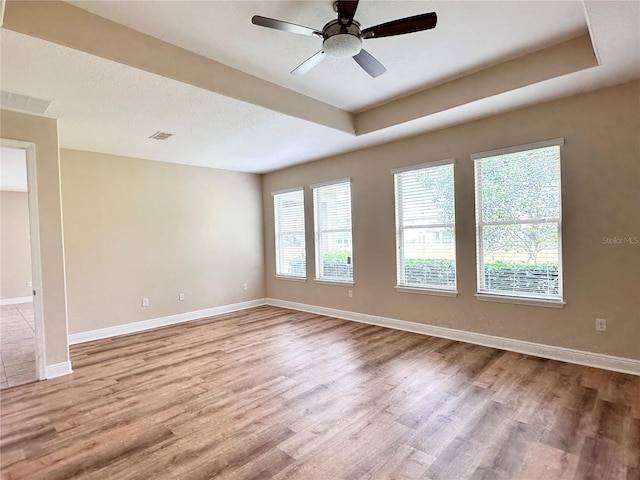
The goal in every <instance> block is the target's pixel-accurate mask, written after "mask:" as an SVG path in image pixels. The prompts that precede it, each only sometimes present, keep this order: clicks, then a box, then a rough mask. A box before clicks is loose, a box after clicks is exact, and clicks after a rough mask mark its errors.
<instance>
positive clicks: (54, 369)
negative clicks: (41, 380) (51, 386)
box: [45, 360, 73, 380]
mask: <svg viewBox="0 0 640 480" xmlns="http://www.w3.org/2000/svg"><path fill="white" fill-rule="evenodd" d="M71 373H73V370H72V369H71V362H70V361H69V360H67V361H66V362H62V363H54V364H53V365H47V366H46V367H45V376H46V378H47V380H50V379H52V378H57V377H62V376H63V375H69V374H71Z"/></svg>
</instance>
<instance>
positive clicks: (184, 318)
mask: <svg viewBox="0 0 640 480" xmlns="http://www.w3.org/2000/svg"><path fill="white" fill-rule="evenodd" d="M264 304H265V300H264V298H261V299H258V300H249V301H247V302H240V303H232V304H230V305H222V306H220V307H213V308H206V309H204V310H196V311H193V312H185V313H178V314H176V315H168V316H166V317H159V318H152V319H149V320H142V321H141V322H134V323H125V324H123V325H115V326H113V327H106V328H99V329H97V330H89V331H87V332H80V333H72V334H70V335H69V345H76V344H78V343H84V342H92V341H94V340H101V339H103V338H109V337H117V336H119V335H126V334H127V333H136V332H142V331H144V330H150V329H152V328H158V327H165V326H167V325H173V324H176V323H182V322H189V321H191V320H201V319H203V318H207V317H213V316H215V315H222V314H223V313H230V312H236V311H238V310H245V309H247V308H253V307H259V306H260V305H264Z"/></svg>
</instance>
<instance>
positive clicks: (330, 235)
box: [312, 180, 353, 282]
mask: <svg viewBox="0 0 640 480" xmlns="http://www.w3.org/2000/svg"><path fill="white" fill-rule="evenodd" d="M312 188H313V209H314V214H315V234H316V279H317V280H328V281H337V282H353V248H352V244H351V181H350V180H340V181H338V182H335V183H331V184H323V185H316V186H313V187H312Z"/></svg>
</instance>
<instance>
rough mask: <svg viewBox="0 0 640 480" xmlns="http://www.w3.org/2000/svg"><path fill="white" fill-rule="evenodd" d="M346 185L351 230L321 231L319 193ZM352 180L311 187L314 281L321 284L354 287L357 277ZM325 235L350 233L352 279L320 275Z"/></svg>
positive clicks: (343, 179)
mask: <svg viewBox="0 0 640 480" xmlns="http://www.w3.org/2000/svg"><path fill="white" fill-rule="evenodd" d="M341 184H346V185H348V186H349V216H350V219H349V220H350V222H349V223H350V225H351V228H349V229H348V230H347V229H344V228H339V229H327V230H320V217H319V216H320V209H319V205H318V192H319V191H320V190H321V189H322V188H324V187H332V186H336V185H341ZM351 184H352V182H351V178H341V179H337V180H332V181H328V182H322V183H316V184H313V185H310V187H309V188H311V191H312V195H313V224H314V252H315V275H314V281H315V282H316V283H320V284H323V283H324V284H340V285H354V277H355V268H354V262H353V189H352V188H351V186H352V185H351ZM323 233H349V236H350V238H351V260H350V263H351V278H336V277H326V276H324V275H322V276H321V275H320V273H321V272H322V271H323V268H322V266H321V262H322V252H321V251H320V246H321V242H320V239H321V236H322V234H323Z"/></svg>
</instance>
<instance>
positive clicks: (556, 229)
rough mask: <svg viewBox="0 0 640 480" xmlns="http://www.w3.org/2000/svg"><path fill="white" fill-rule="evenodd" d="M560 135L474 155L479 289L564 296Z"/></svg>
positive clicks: (515, 294)
mask: <svg viewBox="0 0 640 480" xmlns="http://www.w3.org/2000/svg"><path fill="white" fill-rule="evenodd" d="M563 143H564V141H563V140H562V139H558V140H551V141H548V142H540V143H537V144H533V145H526V146H523V147H515V148H510V149H504V150H499V151H495V152H487V153H481V154H477V155H473V156H472V157H471V158H472V159H473V160H474V162H475V185H476V187H475V190H476V242H477V260H478V268H477V273H478V293H480V294H483V293H485V294H492V295H502V296H510V297H525V298H530V299H541V300H547V301H549V300H551V301H554V302H561V300H562V241H561V204H560V201H561V200H560V146H561V145H563Z"/></svg>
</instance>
